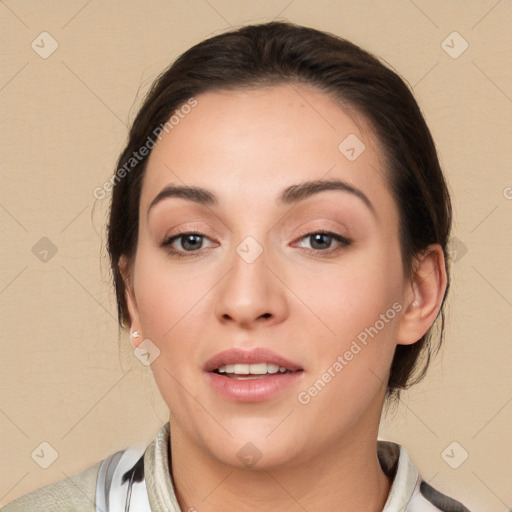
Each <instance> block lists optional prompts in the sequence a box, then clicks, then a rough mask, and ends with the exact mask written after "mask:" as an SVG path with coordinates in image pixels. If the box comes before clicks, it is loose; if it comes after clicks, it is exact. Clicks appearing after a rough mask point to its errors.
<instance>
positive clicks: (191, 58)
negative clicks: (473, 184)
mask: <svg viewBox="0 0 512 512" xmlns="http://www.w3.org/2000/svg"><path fill="white" fill-rule="evenodd" d="M287 82H288V83H290V84H291V85H293V84H305V85H309V86H313V87H316V88H317V89H318V90H320V91H323V92H325V93H327V94H329V95H331V96H332V97H333V98H335V99H337V100H338V101H339V103H340V106H346V107H348V108H349V109H352V110H353V111H355V112H357V113H358V114H360V115H361V116H362V118H363V119H364V121H365V122H366V123H367V124H368V126H369V127H370V128H371V129H372V131H373V132H374V133H375V134H376V138H377V140H378V143H379V147H380V148H381V149H382V151H383V153H384V157H385V161H386V178H387V180H388V183H389V187H390V190H391V192H392V194H393V197H394V199H395V201H396V204H397V207H398V211H399V216H400V243H401V253H402V259H403V265H404V272H405V273H406V274H410V273H411V272H412V265H413V262H414V258H415V256H417V255H419V254H420V253H421V252H422V251H423V250H425V249H426V248H427V246H428V245H430V244H433V243H438V244H440V245H441V247H442V248H443V251H444V255H445V261H446V266H447V268H446V272H447V279H448V282H447V287H446V293H445V296H444V298H443V303H442V305H441V309H440V312H439V314H438V318H437V319H436V322H435V324H434V325H433V326H432V327H431V328H430V329H429V330H428V331H427V333H426V334H425V335H424V336H423V337H422V338H421V339H420V340H419V341H418V342H416V343H414V344H412V345H398V346H397V348H396V351H395V355H394V359H393V362H392V365H391V373H390V377H389V380H388V385H387V398H398V397H399V394H400V390H401V389H406V388H408V387H409V386H410V385H411V384H413V383H416V382H418V381H419V380H421V379H422V378H423V376H424V374H425V372H426V369H427V367H428V364H429V361H430V357H431V354H432V353H433V351H434V350H436V349H438V348H439V346H440V345H441V343H442V339H443V332H444V305H445V300H446V294H447V292H448V288H449V284H450V279H449V269H448V263H447V262H448V250H447V245H448V241H449V236H450V230H451V221H452V210H451V202H450V196H449V192H448V189H447V185H446V182H445V179H444V176H443V173H442V170H441V167H440V165H439V161H438V156H437V152H436V148H435V144H434V141H433V139H432V136H431V134H430V131H429V129H428V127H427V125H426V122H425V120H424V118H423V115H422V113H421V111H420V108H419V107H418V104H417V103H416V100H415V99H414V97H413V95H412V93H411V91H410V90H409V88H408V87H407V85H406V84H405V83H404V81H403V80H402V79H401V78H400V77H399V76H398V74H396V73H395V72H394V71H392V70H391V69H389V68H388V67H387V66H385V65H384V64H383V63H381V62H380V61H379V60H378V58H377V57H375V56H373V55H372V54H370V53H368V52H367V51H365V50H363V49H361V48H360V47H358V46H357V45H355V44H353V43H351V42H350V41H347V40H344V39H342V38H340V37H338V36H335V35H332V34H328V33H325V32H321V31H318V30H315V29H312V28H308V27H302V26H298V25H294V24H292V23H287V22H271V23H265V24H260V25H249V26H245V27H242V28H239V29H236V30H232V31H230V32H226V33H223V34H220V35H217V36H214V37H211V38H209V39H207V40H204V41H202V42H200V43H198V44H197V45H195V46H193V47H192V48H190V49H189V50H187V51H186V52H185V53H183V54H182V55H181V56H180V57H179V58H178V59H177V60H176V61H175V62H174V63H173V64H172V65H171V66H170V67H169V68H168V69H167V70H166V71H165V72H163V73H162V74H161V75H160V76H159V77H158V79H157V80H156V81H155V82H154V84H153V86H152V87H151V89H150V91H149V93H148V94H147V96H146V98H145V100H144V103H143V105H142V107H141V108H140V110H139V112H138V114H137V116H136V118H135V120H134V121H133V124H132V127H131V130H130V133H129V139H128V142H127V145H126V147H125V149H124V150H123V152H122V153H121V155H120V157H119V160H118V164H117V167H116V172H117V170H118V169H120V168H122V167H123V166H126V164H127V162H129V161H130V159H131V158H132V159H133V154H134V152H136V151H137V150H138V149H139V148H140V147H142V146H143V145H144V144H145V142H146V141H147V140H148V137H153V138H154V131H155V130H157V129H158V127H161V126H163V125H165V123H166V122H168V120H169V119H170V118H171V116H172V115H173V113H174V112H175V111H176V110H177V109H178V108H179V107H180V106H181V105H183V104H185V103H186V102H187V101H189V100H190V99H191V98H196V99H197V96H198V95H199V94H201V93H203V92H206V91H215V90H229V89H241V88H244V87H251V88H252V87H262V86H269V85H275V84H281V83H287ZM149 154H150V153H149ZM149 154H148V155H147V156H145V157H144V158H143V159H140V161H138V162H137V164H136V165H135V166H133V167H132V166H131V167H130V169H129V172H127V173H126V175H125V176H124V177H123V178H122V179H120V180H118V181H117V183H116V184H115V186H114V187H113V193H112V201H111V206H110V217H109V222H108V226H107V237H108V240H107V248H108V252H109V256H110V263H111V268H112V273H113V281H114V287H115V292H116V298H117V309H118V319H119V324H120V326H121V327H125V328H127V327H129V325H130V316H129V313H128V309H127V305H126V301H125V283H124V281H123V278H122V275H121V272H120V269H119V266H118V263H119V258H120V257H121V255H126V257H127V258H128V260H129V262H131V263H133V261H134V258H135V254H136V248H137V235H138V228H139V202H140V195H141V186H142V180H143V177H144V173H145V168H146V163H147V160H148V157H149ZM132 163H133V161H132ZM439 321H440V322H441V324H440V333H439V339H438V343H437V345H436V346H434V345H433V344H432V343H431V339H432V329H433V328H434V327H435V325H436V324H437V323H438V322H439Z"/></svg>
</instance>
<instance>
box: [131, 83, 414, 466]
mask: <svg viewBox="0 0 512 512" xmlns="http://www.w3.org/2000/svg"><path fill="white" fill-rule="evenodd" d="M196 99H197V106H195V107H194V108H191V111H190V112H189V113H188V114H186V115H184V116H183V118H182V119H180V121H179V123H178V124H177V125H175V126H174V127H173V128H172V130H170V131H169V133H167V134H166V133H164V135H163V138H162V139H161V140H160V141H158V143H157V144H156V146H155V148H154V149H153V151H152V153H151V155H150V158H149V161H148V166H147V171H146V175H145V177H144V182H143V188H142V194H141V202H140V225H139V238H138V246H137V254H136V259H135V263H134V267H133V274H132V278H133V290H134V292H133V293H134V298H133V297H132V298H131V299H130V298H129V304H130V312H131V315H132V320H133V325H132V328H133V327H134V326H135V327H136V328H137V329H140V330H141V331H142V333H143V338H146V339H149V340H150V342H151V343H152V344H154V345H156V347H158V350H159V351H160V353H159V355H158V357H156V359H155V360H154V362H153V363H152V369H153V372H154V376H155V379H156V382H157V385H158V387H159V389H160V391H161V393H162V396H163V398H164V400H165V401H166V403H167V405H168V406H169V409H170V420H171V430H172V431H173V436H180V438H181V439H187V441H188V442H192V443H193V444H194V445H195V446H196V447H198V448H199V449H200V450H202V451H203V453H207V454H209V455H211V456H212V457H214V458H215V459H216V460H218V461H222V462H224V463H227V464H229V465H235V466H239V467H243V466H244V465H246V466H250V465H251V464H254V463H255V462H256V463H257V464H258V467H267V468H270V467H273V466H274V467H275V466H276V465H278V464H281V465H286V464H295V463H297V462H299V461H305V460H308V459H309V458H311V457H313V455H314V454H319V453H322V452H323V453H329V451H330V450H332V447H333V446H336V445H335V444H333V443H336V442H339V443H341V444H343V443H345V442H348V441H350V442H354V441H356V440H361V439H362V438H363V437H364V436H370V437H371V436H374V435H375V434H376V431H377V426H378V421H379V418H380V412H381V407H382V401H383V396H384V392H385V387H386V382H387V377H388V372H389V368H390V365H391V361H392V357H393V353H394V349H395V346H396V342H397V341H396V340H397V332H398V329H399V325H400V319H401V316H402V315H403V311H404V310H405V307H406V304H405V302H406V301H407V300H408V297H409V292H410V283H408V282H407V281H406V278H405V277H404V271H403V267H402V262H401V255H400V245H399V238H398V213H397V209H396V205H395V203H394V200H393V199H392V196H391V194H390V191H389V190H388V187H387V185H386V182H385V172H384V168H383V161H382V158H381V154H380V151H379V150H378V148H377V147H376V145H375V140H374V139H372V138H371V136H370V134H369V132H368V131H366V130H364V132H362V131H361V130H360V128H359V127H358V126H362V124H361V122H358V123H357V124H356V123H355V122H354V120H353V119H352V118H351V117H350V116H349V115H348V114H347V113H346V112H344V111H343V110H342V109H341V108H340V107H339V106H338V104H337V103H336V102H335V101H334V100H333V99H331V98H330V97H329V96H326V95H325V94H323V93H320V92H317V91H316V90H313V89H310V88H306V87H303V86H300V87H299V86H293V87H291V86H289V85H279V86H274V87H271V88H267V89H261V88H260V89H257V90H244V91H235V92H233V91H230V92H208V93H205V94H202V95H199V96H198V97H197V98H196ZM324 180H326V181H327V182H329V183H331V186H330V188H329V187H328V186H324V185H323V184H322V183H324ZM335 180H337V181H335ZM317 182H318V183H317ZM334 183H336V185H334ZM315 184H316V185H315ZM166 187H200V188H201V189H205V190H206V191H208V193H207V194H204V193H203V194H190V193H189V194H179V193H177V192H172V190H171V189H169V190H168V193H164V194H161V192H162V191H163V190H165V189H166ZM155 198H158V199H156V200H155ZM212 198H213V199H212ZM207 199H210V200H208V201H207ZM190 233H195V235H194V234H190ZM187 234H189V235H188V236H187ZM180 235H181V237H180ZM166 243H167V245H164V244H166ZM146 343H148V342H146ZM152 350H153V349H151V350H150V352H151V351H152ZM233 350H237V351H238V352H232V351H233ZM156 352H157V351H156ZM218 354H220V356H217V355H218ZM259 363H267V365H265V364H259ZM238 364H240V365H242V366H232V365H238ZM247 364H253V365H255V366H253V367H252V368H250V367H248V366H243V365H247ZM226 365H229V366H226ZM276 366H277V367H278V366H283V367H285V368H287V372H286V373H282V372H281V370H279V369H277V373H272V372H275V371H276ZM222 367H224V368H222ZM212 370H215V371H212ZM223 370H224V371H223ZM251 371H253V372H255V373H250V372H251ZM290 371H291V372H290ZM234 372H236V373H234ZM250 376H252V377H250ZM338 446H339V444H338ZM250 461H252V462H250Z"/></svg>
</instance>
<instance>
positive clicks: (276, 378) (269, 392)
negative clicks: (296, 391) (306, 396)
mask: <svg viewBox="0 0 512 512" xmlns="http://www.w3.org/2000/svg"><path fill="white" fill-rule="evenodd" d="M207 373H208V377H209V379H210V384H211V386H212V387H213V389H215V390H216V391H217V392H219V393H220V394H221V395H222V396H224V397H225V398H228V399H229V400H233V401H235V402H263V401H265V400H270V399H271V398H273V397H274V396H276V395H277V394H278V393H280V392H281V391H283V390H285V389H286V388H289V387H291V386H293V385H294V384H295V383H297V382H298V381H299V380H300V379H301V378H302V374H303V373H304V372H302V371H297V372H291V373H276V374H272V375H269V376H268V377H262V378H261V379H250V380H237V379H231V378H229V377H224V376H223V375H219V374H218V373H214V372H207Z"/></svg>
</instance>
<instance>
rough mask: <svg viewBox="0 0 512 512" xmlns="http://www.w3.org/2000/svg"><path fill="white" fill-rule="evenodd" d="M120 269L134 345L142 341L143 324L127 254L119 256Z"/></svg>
mask: <svg viewBox="0 0 512 512" xmlns="http://www.w3.org/2000/svg"><path fill="white" fill-rule="evenodd" d="M118 265H119V271H120V272H121V275H122V277H123V281H124V297H125V301H126V307H127V308H128V312H129V313H130V338H131V340H132V343H133V344H134V346H138V344H139V343H140V342H141V341H142V339H143V338H142V335H141V325H140V319H139V310H138V307H137V300H136V299H135V291H134V286H133V275H132V274H133V272H132V271H131V269H130V265H129V263H128V260H127V258H126V256H125V255H122V256H121V257H120V258H119V263H118Z"/></svg>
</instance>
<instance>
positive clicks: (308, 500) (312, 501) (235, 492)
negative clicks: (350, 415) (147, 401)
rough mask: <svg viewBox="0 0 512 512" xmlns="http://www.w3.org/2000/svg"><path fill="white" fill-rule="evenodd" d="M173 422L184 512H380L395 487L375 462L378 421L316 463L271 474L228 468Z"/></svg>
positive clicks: (174, 453) (174, 466) (326, 452)
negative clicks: (256, 511) (284, 511)
mask: <svg viewBox="0 0 512 512" xmlns="http://www.w3.org/2000/svg"><path fill="white" fill-rule="evenodd" d="M170 422H171V453H172V469H171V472H172V479H173V483H174V487H175V492H176V497H177V499H178V502H179V504H180V508H181V510H183V511H189V510H191V511H193V510H200V511H201V512H218V511H219V510H222V511H223V512H235V511H236V512H249V511H254V510H258V511H261V512H270V511H275V510H279V509H281V510H287V511H290V512H304V510H307V511H309V512H314V511H323V510H350V511H351V512H369V511H372V512H373V511H375V512H380V511H382V509H383V508H384V505H385V502H386V499H387V496H388V494H389V491H390V488H391V481H390V479H389V478H388V477H387V476H386V475H385V474H384V472H383V470H382V468H381V466H380V463H379V460H378V457H377V431H378V421H377V424H376V425H375V428H368V425H365V426H366V428H364V427H365V426H364V425H360V424H359V425H357V426H356V428H354V429H352V431H351V433H350V434H349V435H346V434H345V435H344V436H343V438H342V439H338V440H337V442H335V443H332V444H330V445H329V446H328V447H327V449H325V450H324V451H323V452H321V453H317V454H316V455H315V457H314V458H313V459H309V460H307V461H306V462H302V463H299V464H296V465H294V466H292V467H289V466H288V467H286V468H280V467H278V468H272V469H269V470H265V469H260V470H256V467H257V466H256V467H254V468H253V469H251V470H247V469H239V468H235V467H233V466H229V465H226V464H224V463H222V462H220V461H219V460H218V459H215V458H213V457H212V456H210V455H208V453H205V451H204V450H203V449H201V448H200V447H198V446H197V444H196V443H194V442H193V441H192V440H191V439H190V438H189V437H188V436H187V435H186V432H185V430H183V429H182V428H180V425H179V424H178V423H173V421H172V419H171V420H170ZM356 433H357V435H356Z"/></svg>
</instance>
